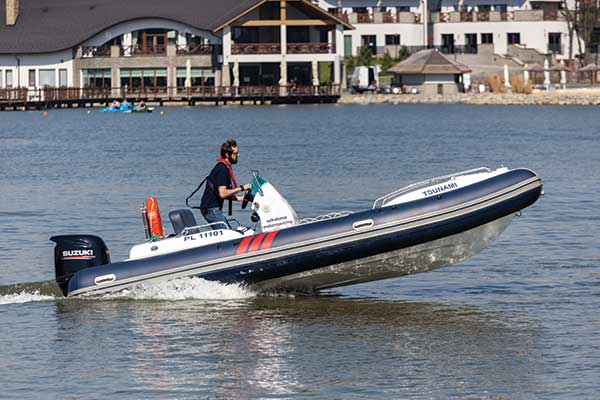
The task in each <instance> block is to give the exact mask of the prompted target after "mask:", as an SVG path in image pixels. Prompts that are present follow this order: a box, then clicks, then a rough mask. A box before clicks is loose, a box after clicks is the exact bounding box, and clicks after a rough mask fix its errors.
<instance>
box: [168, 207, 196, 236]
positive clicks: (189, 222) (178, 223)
mask: <svg viewBox="0 0 600 400" xmlns="http://www.w3.org/2000/svg"><path fill="white" fill-rule="evenodd" d="M169 219H170V220H171V224H172V225H173V231H174V232H175V234H176V235H179V234H180V233H181V231H183V229H184V228H189V227H192V226H197V225H198V223H197V222H196V218H194V214H193V213H192V211H191V210H188V209H186V208H182V209H181V210H175V211H171V212H170V213H169Z"/></svg>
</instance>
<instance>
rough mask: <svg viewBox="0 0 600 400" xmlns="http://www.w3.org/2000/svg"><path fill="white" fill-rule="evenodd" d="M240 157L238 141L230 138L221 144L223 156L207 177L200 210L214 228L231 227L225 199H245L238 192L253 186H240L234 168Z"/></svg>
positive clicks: (218, 159)
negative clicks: (224, 210)
mask: <svg viewBox="0 0 600 400" xmlns="http://www.w3.org/2000/svg"><path fill="white" fill-rule="evenodd" d="M238 157H239V149H238V145H237V143H236V141H235V140H233V139H228V140H227V141H225V143H223V144H222V145H221V157H219V158H217V163H216V164H215V166H214V167H213V169H212V170H211V171H210V174H209V175H208V176H207V177H206V186H205V188H204V194H203V195H202V200H201V202H200V212H201V213H202V216H203V217H204V219H205V220H206V221H207V222H208V223H209V224H213V225H212V228H213V229H223V228H227V229H231V226H230V225H229V222H228V221H227V218H226V217H225V214H223V202H224V200H229V201H231V200H235V201H243V197H242V196H237V194H238V193H240V192H243V191H244V190H248V189H250V188H251V187H252V186H251V185H250V184H249V183H247V184H245V185H241V186H238V183H237V179H236V178H235V174H234V173H233V168H232V165H234V164H237V162H238ZM223 224H224V225H223Z"/></svg>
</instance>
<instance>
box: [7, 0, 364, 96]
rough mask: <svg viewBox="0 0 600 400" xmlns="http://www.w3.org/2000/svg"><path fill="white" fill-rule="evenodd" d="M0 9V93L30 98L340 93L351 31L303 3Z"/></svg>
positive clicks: (50, 4) (41, 3) (264, 0)
mask: <svg viewBox="0 0 600 400" xmlns="http://www.w3.org/2000/svg"><path fill="white" fill-rule="evenodd" d="M0 2H1V3H4V4H2V7H0V21H1V24H0V88H17V87H18V88H27V89H28V90H29V92H30V93H35V92H32V90H33V89H40V88H51V87H65V88H94V89H96V90H100V89H102V90H109V91H111V93H112V94H113V95H114V96H119V95H128V94H130V93H132V94H134V93H139V92H144V93H167V92H169V93H168V94H169V95H170V96H174V95H176V94H177V93H178V92H182V91H185V92H188V93H189V91H190V90H191V91H210V90H214V88H215V87H226V88H228V90H230V91H239V90H244V88H248V87H254V86H263V87H264V86H269V87H273V88H275V89H273V90H286V91H290V90H299V88H302V87H310V90H311V91H312V90H313V89H314V90H316V91H318V90H321V88H322V87H339V85H340V83H341V81H342V73H343V72H342V71H343V50H344V47H343V37H344V31H348V30H351V29H352V28H353V27H352V26H351V25H350V24H349V23H348V22H347V21H345V20H342V19H341V18H339V17H338V16H336V15H333V14H330V13H328V12H327V11H326V10H323V9H322V8H319V7H318V6H317V5H315V4H313V3H311V2H309V1H306V0H204V1H197V0H177V1H171V2H165V1H162V0H143V1H142V0H128V1H125V2H123V1H115V0H97V1H93V2H90V1H81V0H61V1H60V2H56V1H53V0H0ZM1 3H0V4H1Z"/></svg>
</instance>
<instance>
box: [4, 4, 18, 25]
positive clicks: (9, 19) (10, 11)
mask: <svg viewBox="0 0 600 400" xmlns="http://www.w3.org/2000/svg"><path fill="white" fill-rule="evenodd" d="M18 16H19V0H6V25H14V24H15V23H16V22H17V17H18Z"/></svg>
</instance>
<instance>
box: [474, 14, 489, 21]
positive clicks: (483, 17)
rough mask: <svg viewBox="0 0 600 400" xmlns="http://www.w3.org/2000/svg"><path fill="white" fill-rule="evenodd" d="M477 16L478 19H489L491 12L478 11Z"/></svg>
mask: <svg viewBox="0 0 600 400" xmlns="http://www.w3.org/2000/svg"><path fill="white" fill-rule="evenodd" d="M475 17H476V18H477V21H483V22H485V21H489V20H490V13H489V12H488V11H478V12H477V13H476V14H475Z"/></svg>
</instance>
